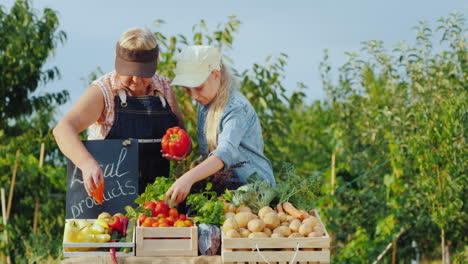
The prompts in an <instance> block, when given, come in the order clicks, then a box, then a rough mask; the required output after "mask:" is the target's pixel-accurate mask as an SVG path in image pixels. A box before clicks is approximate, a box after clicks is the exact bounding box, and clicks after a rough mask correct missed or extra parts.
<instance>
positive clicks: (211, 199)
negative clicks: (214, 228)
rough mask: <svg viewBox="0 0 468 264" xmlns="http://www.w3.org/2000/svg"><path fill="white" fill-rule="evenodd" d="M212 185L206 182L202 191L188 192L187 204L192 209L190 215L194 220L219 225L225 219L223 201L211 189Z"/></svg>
mask: <svg viewBox="0 0 468 264" xmlns="http://www.w3.org/2000/svg"><path fill="white" fill-rule="evenodd" d="M212 187H213V184H212V183H207V185H206V188H205V191H204V192H201V193H194V194H190V195H189V196H188V197H187V205H190V206H192V209H193V210H194V213H193V214H192V216H193V218H194V220H195V222H197V223H202V224H211V225H218V226H220V225H222V224H223V223H224V220H225V217H224V214H223V210H224V201H223V200H221V199H219V198H218V197H217V194H216V192H215V191H212V190H211V189H212Z"/></svg>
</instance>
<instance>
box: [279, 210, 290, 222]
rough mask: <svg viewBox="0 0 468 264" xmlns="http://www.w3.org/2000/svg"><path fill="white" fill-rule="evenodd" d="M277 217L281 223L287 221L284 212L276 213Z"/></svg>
mask: <svg viewBox="0 0 468 264" xmlns="http://www.w3.org/2000/svg"><path fill="white" fill-rule="evenodd" d="M278 217H279V219H280V221H281V222H286V221H288V215H287V214H286V213H285V212H280V213H278Z"/></svg>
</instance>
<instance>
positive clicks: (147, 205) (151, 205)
mask: <svg viewBox="0 0 468 264" xmlns="http://www.w3.org/2000/svg"><path fill="white" fill-rule="evenodd" d="M155 207H156V204H155V203H154V202H151V201H148V202H146V203H144V204H143V208H145V209H148V210H151V213H152V215H153V216H156V215H155V214H154V208H155Z"/></svg>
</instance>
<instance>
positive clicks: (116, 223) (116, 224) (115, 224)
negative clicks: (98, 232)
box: [108, 215, 122, 232]
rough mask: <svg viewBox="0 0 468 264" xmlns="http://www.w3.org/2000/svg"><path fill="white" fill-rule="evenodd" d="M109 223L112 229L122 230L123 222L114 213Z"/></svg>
mask: <svg viewBox="0 0 468 264" xmlns="http://www.w3.org/2000/svg"><path fill="white" fill-rule="evenodd" d="M108 224H109V226H110V227H111V229H113V230H117V231H119V232H122V222H121V221H120V217H118V216H116V215H114V216H113V217H111V219H110V221H109V223H108Z"/></svg>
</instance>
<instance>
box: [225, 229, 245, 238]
mask: <svg viewBox="0 0 468 264" xmlns="http://www.w3.org/2000/svg"><path fill="white" fill-rule="evenodd" d="M224 235H225V236H226V237H229V238H240V237H241V235H240V234H239V232H237V230H234V229H229V230H228V231H226V233H225V234H224Z"/></svg>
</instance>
